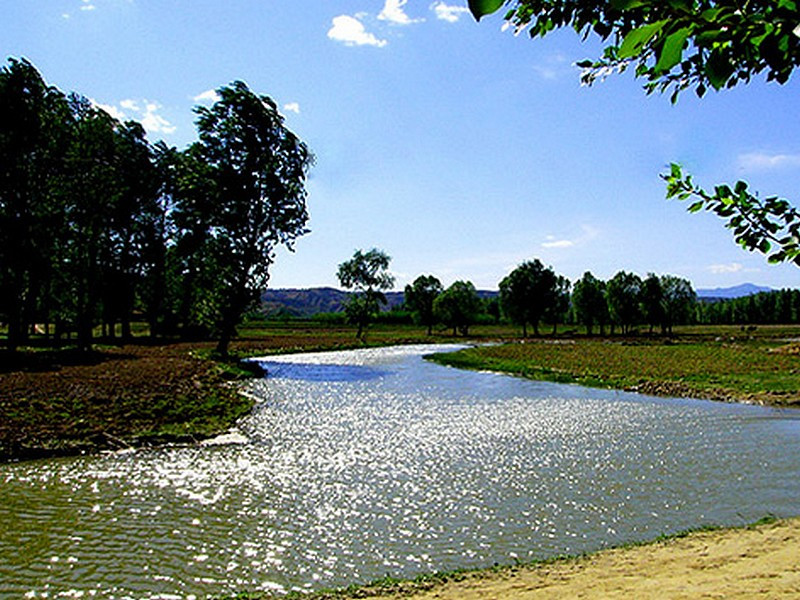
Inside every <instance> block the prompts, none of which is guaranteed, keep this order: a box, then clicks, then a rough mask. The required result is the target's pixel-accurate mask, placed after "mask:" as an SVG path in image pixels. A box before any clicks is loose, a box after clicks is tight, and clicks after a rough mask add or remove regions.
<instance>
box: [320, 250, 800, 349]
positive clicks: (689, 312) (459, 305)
mask: <svg viewBox="0 0 800 600" xmlns="http://www.w3.org/2000/svg"><path fill="white" fill-rule="evenodd" d="M389 262H390V258H389V257H388V256H387V255H386V254H385V253H384V252H381V251H380V250H376V249H372V250H370V251H368V252H363V251H361V250H357V251H356V252H355V254H354V256H353V258H352V259H351V260H349V261H346V262H344V263H342V264H341V265H339V272H338V277H339V280H340V282H341V283H342V285H343V286H344V287H345V288H347V289H352V290H354V292H353V294H352V295H351V297H350V300H349V302H348V304H347V305H346V307H345V313H344V314H343V315H341V317H339V318H340V319H341V318H343V319H346V320H348V321H350V322H351V323H353V324H355V325H357V326H358V334H357V335H358V336H359V337H361V336H362V334H363V332H364V331H365V330H366V327H367V325H368V324H369V322H371V321H378V322H384V323H409V322H412V321H413V322H416V323H418V324H420V325H423V326H424V327H425V328H426V329H427V332H428V335H431V333H432V331H433V328H434V327H435V326H437V325H439V326H441V327H443V328H447V329H451V330H452V333H453V335H458V334H461V335H468V334H469V328H470V327H471V326H472V325H475V324H490V323H495V324H496V323H499V322H501V321H505V322H510V323H513V324H515V325H518V326H519V327H521V328H522V335H523V337H527V336H528V333H529V331H531V330H532V331H533V334H534V335H536V336H538V335H540V331H541V329H540V328H541V327H542V326H543V325H548V326H550V327H551V328H552V333H553V334H555V333H556V332H557V329H558V326H559V325H562V324H564V325H572V326H582V327H583V328H584V330H585V331H586V333H587V334H588V335H594V334H599V335H606V334H611V335H614V334H616V333H619V334H622V335H628V334H631V333H634V332H638V331H640V330H641V329H642V328H646V329H647V332H648V333H649V334H653V333H654V332H659V333H661V334H662V335H671V334H672V332H673V327H674V326H676V325H688V324H696V323H698V324H738V325H742V324H769V323H785V324H790V323H800V290H781V291H775V292H763V293H760V294H756V295H754V296H747V297H742V298H735V299H731V300H711V301H709V300H701V299H698V298H697V295H696V293H695V291H694V289H693V288H692V285H691V283H690V282H689V281H688V280H686V279H683V278H681V277H676V276H674V275H656V274H654V273H650V274H648V275H647V276H646V277H645V278H641V277H640V276H639V275H637V274H635V273H629V272H627V271H619V272H618V273H617V274H615V275H614V276H613V277H612V278H611V279H609V280H608V281H602V280H600V279H598V278H596V277H595V276H594V275H593V274H592V273H591V272H588V271H587V272H586V273H584V274H583V276H582V277H581V278H580V279H578V280H577V281H576V282H575V283H574V284H572V283H571V282H570V281H569V280H568V279H567V278H566V277H564V276H562V275H558V274H557V273H556V272H555V271H554V270H553V269H552V268H551V267H547V266H545V265H543V264H542V263H541V261H539V260H538V259H533V260H531V261H526V262H523V263H522V264H520V265H519V266H517V267H516V268H515V269H514V270H512V271H511V272H510V273H509V274H508V275H507V276H506V277H504V278H503V279H502V281H500V283H499V290H500V291H499V294H497V295H496V296H494V297H488V298H487V297H484V298H482V297H481V296H480V295H479V293H478V291H477V290H476V289H475V286H474V285H473V284H472V283H471V282H469V281H456V282H455V283H453V284H452V285H451V286H450V287H448V288H445V287H444V286H443V285H442V282H441V281H440V280H439V279H438V278H436V277H435V276H433V275H420V276H419V277H417V278H416V279H415V280H414V282H413V283H411V284H409V285H407V286H406V287H405V290H404V294H403V303H402V304H401V305H399V306H396V307H394V308H393V309H392V310H390V311H383V312H381V307H382V306H383V305H385V304H386V298H385V296H384V293H383V292H384V291H385V290H388V289H389V288H390V287H391V286H392V284H393V281H394V280H393V278H392V277H391V276H390V275H389V274H388V267H389ZM336 318H337V317H336V315H335V314H326V315H321V316H319V319H320V320H328V321H332V320H336Z"/></svg>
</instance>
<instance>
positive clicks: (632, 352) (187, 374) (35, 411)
mask: <svg viewBox="0 0 800 600" xmlns="http://www.w3.org/2000/svg"><path fill="white" fill-rule="evenodd" d="M798 339H800V327H759V328H757V329H752V328H750V329H745V330H742V329H740V328H736V327H699V328H683V329H681V330H679V331H678V332H677V335H676V337H674V338H672V339H670V340H663V339H661V338H660V337H657V336H656V337H649V336H639V337H631V338H617V337H615V338H605V339H600V338H590V337H585V336H582V335H581V334H580V333H579V332H574V331H572V332H564V331H562V332H560V333H559V335H558V336H557V337H550V336H544V337H542V338H539V339H529V340H524V341H522V340H520V339H519V332H518V331H516V330H515V329H513V328H510V327H505V326H480V327H476V328H474V329H473V330H472V331H471V335H470V337H469V338H466V341H468V342H471V343H476V344H479V346H478V347H476V348H472V349H468V350H465V351H462V352H459V353H456V354H447V355H440V356H438V357H437V358H436V360H438V361H440V362H446V363H447V364H452V365H455V366H460V367H466V368H476V369H492V370H498V371H505V372H509V373H514V374H517V375H522V376H526V377H532V378H537V379H547V380H553V381H562V382H574V383H581V384H584V385H592V386H602V387H615V388H623V389H633V390H639V391H642V392H646V393H651V394H662V395H676V396H698V397H702V398H711V399H718V400H729V401H730V400H735V401H745V402H757V403H768V404H777V405H783V406H793V405H800V391H799V390H800V344H798V342H797V340H798ZM504 340H505V341H510V342H511V343H508V344H503V345H481V344H484V343H486V342H496V341H504ZM35 341H36V340H35ZM452 341H459V342H464V341H465V338H461V337H459V338H453V337H450V336H449V332H447V331H438V332H435V333H434V335H433V336H430V337H429V336H426V335H424V331H422V330H421V329H420V328H419V327H414V326H406V325H376V326H374V327H372V328H371V329H370V330H369V334H368V339H367V344H368V345H388V344H404V343H443V342H452ZM37 342H38V344H39V345H33V346H31V347H29V348H26V349H24V350H23V351H22V352H20V353H19V354H18V355H15V356H7V355H6V356H3V357H2V362H0V458H12V457H31V456H39V455H47V454H55V453H70V452H78V451H91V450H96V449H99V448H119V447H125V446H128V445H141V444H152V443H163V442H168V441H192V440H194V439H200V438H203V437H207V436H209V435H213V434H214V433H216V432H220V431H224V430H225V429H226V428H228V427H229V426H230V425H231V424H233V423H234V422H235V421H236V419H238V418H239V417H241V416H242V415H244V414H246V413H247V412H248V411H249V410H250V408H251V401H250V400H248V399H247V398H244V397H242V396H241V395H239V394H237V393H236V390H235V385H233V383H235V381H236V379H238V378H241V377H246V376H249V375H252V373H248V372H247V371H246V370H243V369H242V368H241V366H240V365H238V364H236V363H235V362H234V363H220V362H218V361H215V360H213V359H212V358H211V354H212V349H213V347H214V344H213V343H212V342H195V343H187V342H162V343H157V344H155V343H153V344H151V343H149V342H148V341H147V340H146V338H138V339H137V342H136V343H133V344H129V345H124V346H117V345H105V346H103V345H98V346H97V347H96V350H95V351H94V352H92V353H90V354H88V355H87V354H80V353H78V352H76V351H75V350H71V349H69V348H67V349H60V350H56V349H52V348H46V347H42V346H41V343H42V342H41V341H40V340H38V341H37ZM362 345H363V344H362V343H361V342H358V341H357V340H356V339H355V332H354V329H353V328H351V327H346V326H338V327H337V326H331V325H327V324H321V323H314V322H287V323H261V324H252V325H250V326H245V327H243V328H242V329H241V330H240V337H239V339H237V340H236V341H235V342H234V343H233V345H232V351H233V353H234V354H238V355H239V356H253V355H258V354H271V353H286V352H301V351H313V350H333V349H346V348H355V347H360V346H362Z"/></svg>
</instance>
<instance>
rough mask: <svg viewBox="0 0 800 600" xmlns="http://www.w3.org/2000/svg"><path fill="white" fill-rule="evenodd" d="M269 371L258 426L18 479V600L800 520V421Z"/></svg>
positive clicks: (508, 382)
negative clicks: (214, 440)
mask: <svg viewBox="0 0 800 600" xmlns="http://www.w3.org/2000/svg"><path fill="white" fill-rule="evenodd" d="M441 349H442V348H441V347H433V346H409V347H398V348H383V349H369V350H356V351H346V352H326V353H317V354H303V355H290V356H280V357H270V358H268V359H263V360H262V361H260V362H262V364H263V365H264V366H265V367H266V368H267V370H268V373H269V376H268V377H267V378H266V379H264V380H258V381H253V382H251V383H249V384H248V386H247V391H248V393H250V394H253V395H254V396H255V397H257V398H258V405H257V406H256V409H255V410H254V412H253V414H252V415H251V416H250V417H248V418H247V419H245V420H244V421H243V422H242V423H241V424H240V426H239V431H238V432H237V433H236V434H235V435H232V436H228V437H227V438H225V439H222V440H220V442H227V443H219V444H205V445H201V446H194V447H186V448H162V449H157V450H141V451H135V452H127V453H117V454H110V455H103V456H92V457H77V458H64V459H56V460H44V461H30V462H22V463H10V464H3V465H0V597H12V598H16V597H25V596H27V597H29V598H39V597H49V598H61V597H66V598H81V597H82V598H90V597H102V598H163V599H169V598H205V597H207V596H210V595H214V594H224V593H233V592H237V591H257V590H261V591H263V590H271V591H275V592H276V593H281V592H284V591H289V590H293V589H304V590H307V589H318V588H323V587H331V586H338V585H346V584H349V583H354V582H367V581H370V580H373V579H376V578H379V577H383V576H384V575H386V574H390V575H393V576H400V577H405V576H413V575H415V574H418V573H421V572H430V571H437V570H448V569H454V568H459V567H481V566H490V565H492V564H494V563H496V562H497V563H513V562H515V561H528V560H531V559H534V558H543V557H549V556H553V555H556V554H560V553H576V552H583V551H588V550H595V549H598V548H602V547H604V546H608V545H617V544H620V543H622V542H628V541H634V540H642V539H649V538H653V537H656V536H658V535H659V534H662V533H670V532H676V531H679V530H682V529H686V528H690V527H696V526H699V525H702V524H725V525H735V524H743V523H746V522H750V521H753V520H755V519H758V518H760V517H763V516H765V515H767V514H774V515H777V516H793V515H798V514H800V452H798V449H800V413H799V412H794V411H781V410H777V409H768V408H761V407H752V406H744V405H727V404H721V403H713V402H704V401H695V400H685V399H681V400H676V399H656V398H651V397H646V396H639V395H636V394H629V393H623V392H616V391H608V390H594V389H586V388H582V387H578V386H566V385H559V384H551V383H543V382H534V381H527V380H524V379H519V378H514V377H509V376H505V375H498V374H493V373H478V372H469V371H460V370H456V369H452V368H446V367H442V366H439V365H436V364H432V363H429V362H426V361H424V360H423V358H422V356H423V355H424V354H425V353H428V352H432V351H437V350H441Z"/></svg>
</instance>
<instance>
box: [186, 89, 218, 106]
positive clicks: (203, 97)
mask: <svg viewBox="0 0 800 600" xmlns="http://www.w3.org/2000/svg"><path fill="white" fill-rule="evenodd" d="M219 99H220V97H219V94H218V93H217V92H216V90H206V91H205V92H202V93H200V94H197V96H195V97H193V98H192V100H194V101H195V102H203V103H208V104H213V103H214V102H218V101H219Z"/></svg>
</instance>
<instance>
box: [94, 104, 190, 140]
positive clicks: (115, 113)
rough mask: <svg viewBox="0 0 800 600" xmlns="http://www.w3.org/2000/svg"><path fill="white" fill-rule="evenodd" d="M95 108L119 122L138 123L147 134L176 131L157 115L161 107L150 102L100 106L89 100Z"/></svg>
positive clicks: (170, 124) (163, 118)
mask: <svg viewBox="0 0 800 600" xmlns="http://www.w3.org/2000/svg"><path fill="white" fill-rule="evenodd" d="M91 102H92V104H94V105H95V106H96V107H97V108H100V109H102V110H104V111H106V112H107V113H108V114H109V115H111V116H112V117H114V118H115V119H117V120H119V121H127V120H131V119H132V120H135V121H139V122H140V123H141V124H142V127H144V129H145V131H147V133H163V134H167V135H169V134H171V133H174V132H175V130H176V129H177V128H176V127H175V126H174V125H173V124H172V123H170V122H169V121H168V120H167V119H166V118H165V117H163V116H162V115H161V114H159V111H161V109H162V108H164V107H163V106H161V104H159V103H158V102H153V101H152V100H144V99H143V100H131V99H126V100H120V102H119V104H117V105H114V104H101V103H100V102H96V101H95V100H91Z"/></svg>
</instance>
